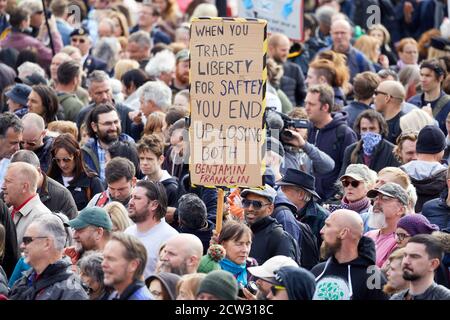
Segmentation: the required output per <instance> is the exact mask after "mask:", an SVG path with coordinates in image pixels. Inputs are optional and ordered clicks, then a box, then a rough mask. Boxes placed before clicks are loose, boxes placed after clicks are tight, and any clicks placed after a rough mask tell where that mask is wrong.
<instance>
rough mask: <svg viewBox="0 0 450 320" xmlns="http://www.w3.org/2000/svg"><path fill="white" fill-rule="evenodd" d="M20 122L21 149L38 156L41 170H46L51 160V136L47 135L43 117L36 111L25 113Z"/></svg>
mask: <svg viewBox="0 0 450 320" xmlns="http://www.w3.org/2000/svg"><path fill="white" fill-rule="evenodd" d="M22 124H23V135H22V142H21V146H22V149H25V150H30V151H33V152H34V153H35V154H36V155H37V156H38V158H39V162H40V164H41V170H42V171H43V172H47V171H48V168H49V167H50V163H51V161H52V155H51V149H52V144H53V137H50V136H47V130H46V129H45V121H44V119H43V118H42V117H41V116H40V115H38V114H37V113H27V114H26V115H25V116H23V118H22Z"/></svg>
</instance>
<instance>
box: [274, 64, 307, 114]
mask: <svg viewBox="0 0 450 320" xmlns="http://www.w3.org/2000/svg"><path fill="white" fill-rule="evenodd" d="M283 69H284V74H283V76H282V77H281V81H280V89H281V91H283V92H284V93H285V94H286V96H287V97H288V98H289V100H290V101H291V103H292V104H293V105H294V106H303V102H304V100H305V97H306V86H305V77H304V76H303V72H302V69H300V67H299V66H298V65H296V64H295V63H293V62H290V61H286V62H285V63H283Z"/></svg>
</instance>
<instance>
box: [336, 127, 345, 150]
mask: <svg viewBox="0 0 450 320" xmlns="http://www.w3.org/2000/svg"><path fill="white" fill-rule="evenodd" d="M346 128H347V124H346V123H341V124H340V125H339V126H338V127H337V129H336V140H335V141H334V143H333V150H338V149H339V147H340V146H341V145H342V144H343V143H344V139H345V131H346Z"/></svg>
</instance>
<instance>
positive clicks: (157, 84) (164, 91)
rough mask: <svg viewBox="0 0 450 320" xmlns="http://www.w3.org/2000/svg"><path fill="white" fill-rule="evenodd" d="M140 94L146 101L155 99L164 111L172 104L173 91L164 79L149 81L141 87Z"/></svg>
mask: <svg viewBox="0 0 450 320" xmlns="http://www.w3.org/2000/svg"><path fill="white" fill-rule="evenodd" d="M139 96H142V97H143V98H144V101H150V100H151V101H153V102H154V103H155V104H156V105H157V106H158V107H159V108H161V110H162V111H166V109H167V108H169V107H170V105H171V104H172V91H171V90H170V88H169V87H168V86H167V85H166V84H165V83H164V82H162V81H149V82H147V83H145V84H144V85H143V86H142V87H140V88H139Z"/></svg>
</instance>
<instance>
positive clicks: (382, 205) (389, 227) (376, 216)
mask: <svg viewBox="0 0 450 320" xmlns="http://www.w3.org/2000/svg"><path fill="white" fill-rule="evenodd" d="M367 196H368V197H369V198H373V199H374V203H373V211H372V212H370V213H369V219H368V221H367V224H368V225H369V227H370V228H373V229H375V230H371V231H368V232H367V233H366V234H365V236H367V237H369V238H371V239H372V240H373V241H374V242H375V248H376V253H377V266H378V267H380V268H381V267H382V266H383V264H384V263H385V261H386V260H387V259H388V258H389V256H390V255H391V253H392V252H393V251H394V249H395V248H396V246H397V241H396V239H395V230H396V229H397V222H398V221H399V220H400V218H401V217H403V216H404V215H405V214H406V212H407V210H408V204H409V197H408V194H407V193H406V190H405V189H403V188H402V187H401V186H400V185H399V184H397V183H394V182H389V183H386V184H384V185H382V186H380V187H379V188H376V189H373V190H369V192H367Z"/></svg>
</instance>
